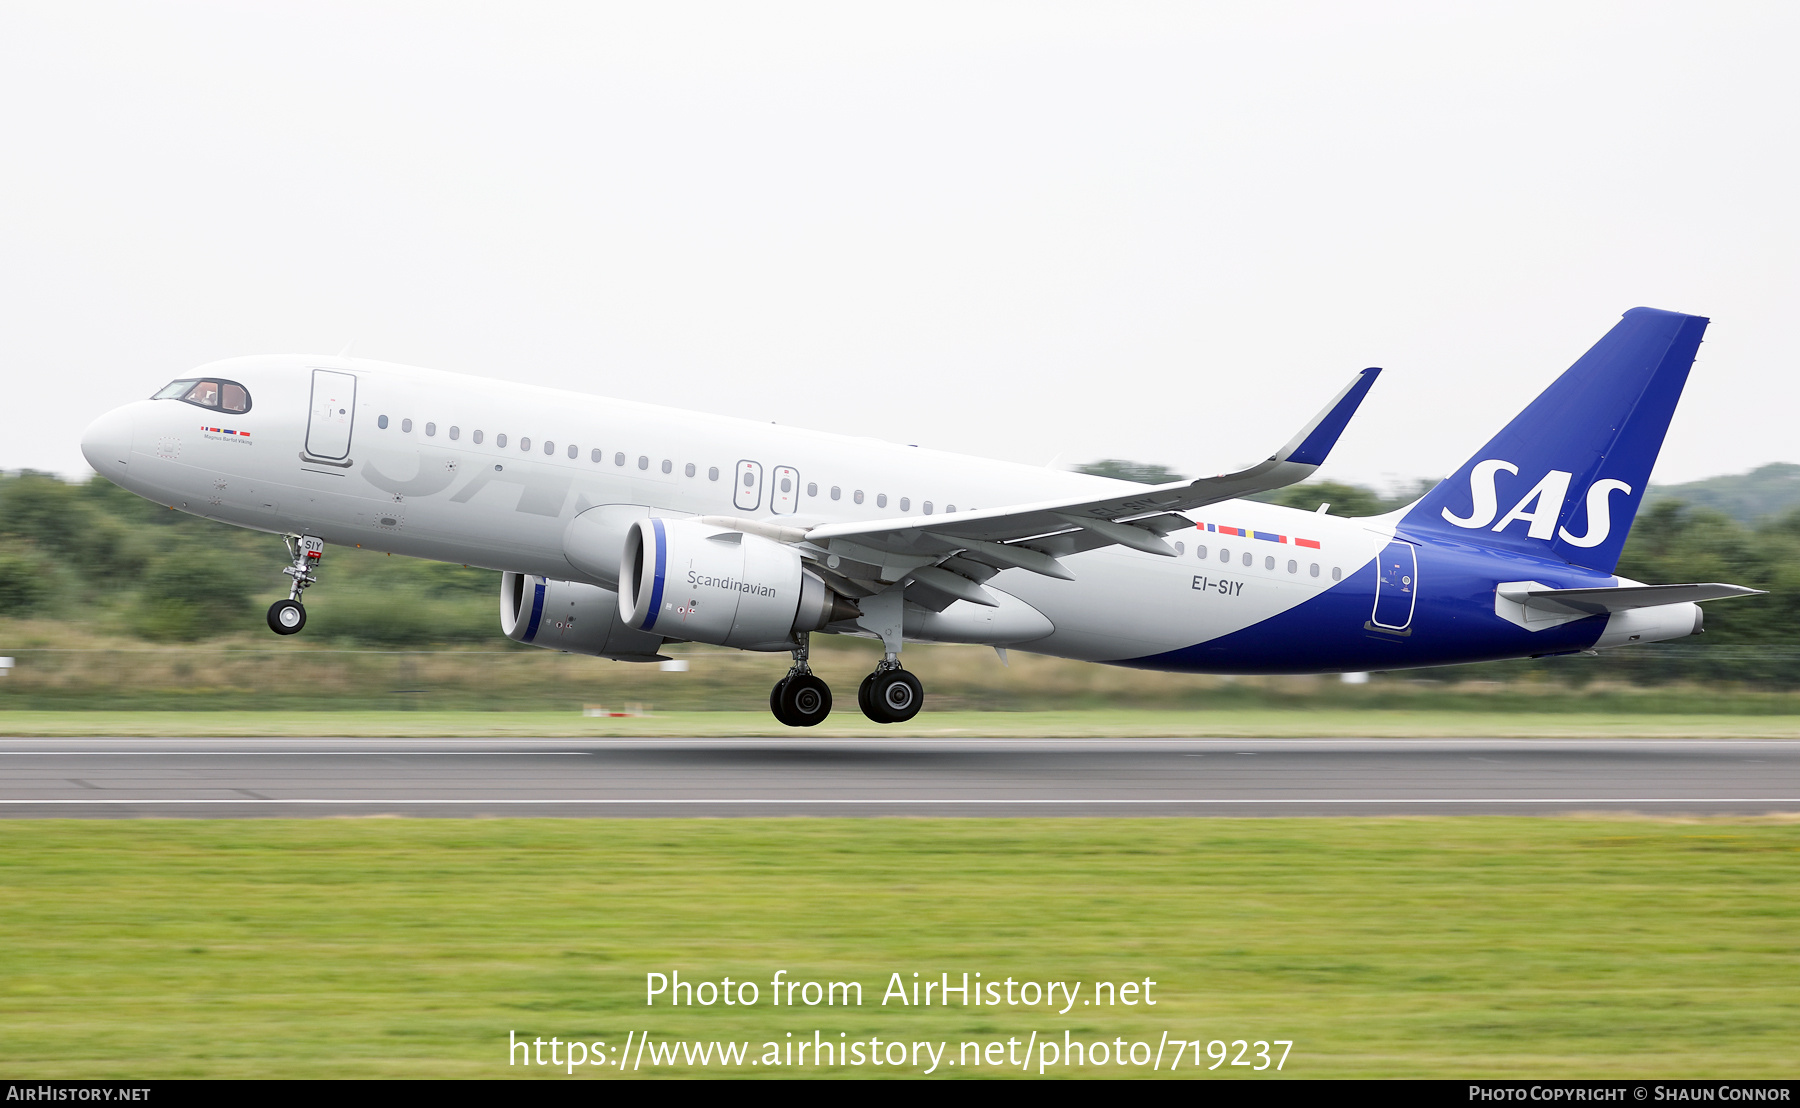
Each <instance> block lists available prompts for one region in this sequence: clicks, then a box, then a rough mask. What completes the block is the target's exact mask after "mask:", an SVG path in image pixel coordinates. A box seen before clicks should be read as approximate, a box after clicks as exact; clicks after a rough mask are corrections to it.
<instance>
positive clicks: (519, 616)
mask: <svg viewBox="0 0 1800 1108" xmlns="http://www.w3.org/2000/svg"><path fill="white" fill-rule="evenodd" d="M500 629H501V630H502V631H505V632H506V637H507V638H509V639H512V640H513V641H514V642H522V643H528V644H530V645H532V646H541V647H543V648H545V649H546V650H567V651H569V652H570V653H571V654H593V655H597V656H599V657H602V658H614V659H617V660H619V661H621V662H650V661H655V660H656V659H657V658H658V656H659V655H658V654H657V651H659V650H661V649H662V643H663V640H662V636H661V635H646V634H645V633H644V632H642V631H638V630H635V629H633V628H631V627H628V626H626V625H625V624H624V623H623V622H622V621H621V620H620V619H619V598H618V595H617V594H616V593H613V592H612V591H611V590H608V589H602V588H599V587H597V586H595V585H584V584H581V583H579V582H575V581H557V580H554V579H552V578H549V577H538V576H536V575H535V574H530V573H510V572H509V573H503V574H501V575H500Z"/></svg>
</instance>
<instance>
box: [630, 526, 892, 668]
mask: <svg viewBox="0 0 1800 1108" xmlns="http://www.w3.org/2000/svg"><path fill="white" fill-rule="evenodd" d="M859 614H860V613H859V612H858V611H857V608H856V605H854V604H852V603H851V602H850V601H848V600H846V599H844V598H843V597H842V596H839V595H838V594H837V593H835V592H832V591H831V590H830V589H829V588H827V587H826V586H825V583H824V582H823V581H821V580H820V579H819V577H818V576H817V575H816V574H814V573H812V572H811V571H809V570H808V569H807V568H806V567H805V565H804V564H803V563H802V560H801V557H800V552H799V551H797V550H795V549H794V548H793V547H792V546H789V545H787V544H785V543H779V542H775V541H774V540H772V539H766V538H763V537H761V536H760V535H747V534H745V533H744V532H742V531H733V530H730V529H728V528H724V527H713V526H710V525H708V524H704V523H698V522H695V521H694V520H688V519H659V518H650V519H640V520H636V521H635V522H633V523H632V525H631V528H630V530H628V531H627V532H626V533H625V550H624V554H623V557H622V559H621V560H620V563H619V617H620V619H622V620H623V621H624V623H625V625H626V626H627V627H630V628H633V629H635V630H637V631H640V632H642V633H645V634H656V635H663V636H667V637H668V638H672V639H683V640H686V641H688V642H704V643H712V644H713V645H715V646H733V647H737V648H738V649H740V650H791V649H792V648H793V646H794V637H795V635H796V634H799V633H802V632H806V631H817V630H820V629H821V628H823V627H824V626H825V625H826V624H829V623H835V622H837V621H839V620H844V619H854V618H855V617H856V616H857V615H859Z"/></svg>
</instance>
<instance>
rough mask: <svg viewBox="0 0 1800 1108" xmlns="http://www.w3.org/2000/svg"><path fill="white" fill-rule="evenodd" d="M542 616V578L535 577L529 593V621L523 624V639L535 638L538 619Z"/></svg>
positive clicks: (527, 640)
mask: <svg viewBox="0 0 1800 1108" xmlns="http://www.w3.org/2000/svg"><path fill="white" fill-rule="evenodd" d="M543 618H544V579H543V578H542V577H540V578H538V579H537V584H536V585H535V586H534V587H533V590H532V594H531V622H530V623H528V624H526V625H525V641H526V642H530V641H531V640H532V639H535V638H537V632H538V621H539V620H541V619H543Z"/></svg>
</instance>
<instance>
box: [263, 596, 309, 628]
mask: <svg viewBox="0 0 1800 1108" xmlns="http://www.w3.org/2000/svg"><path fill="white" fill-rule="evenodd" d="M305 626H306V606H305V605H304V604H301V603H300V602H299V601H298V600H277V601H276V602H275V603H273V604H271V605H269V630H271V631H273V632H275V633H276V634H277V635H298V634H299V633H300V628H302V627H305Z"/></svg>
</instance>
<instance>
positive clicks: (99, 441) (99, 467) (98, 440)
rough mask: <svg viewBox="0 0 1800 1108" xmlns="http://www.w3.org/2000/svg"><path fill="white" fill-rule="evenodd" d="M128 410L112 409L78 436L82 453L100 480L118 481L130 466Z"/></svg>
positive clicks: (129, 411)
mask: <svg viewBox="0 0 1800 1108" xmlns="http://www.w3.org/2000/svg"><path fill="white" fill-rule="evenodd" d="M131 423H132V420H131V409H130V408H128V407H127V408H114V409H113V410H112V411H110V412H107V413H106V414H105V415H103V416H101V417H100V418H99V419H96V420H95V421H94V422H92V423H90V424H88V427H87V430H85V431H83V432H82V433H81V453H82V454H83V455H84V456H86V458H87V461H88V465H91V466H93V467H94V472H95V473H98V474H100V475H101V476H103V477H109V478H114V479H116V478H118V477H119V476H120V475H122V474H123V473H124V472H125V468H126V466H128V465H130V463H131Z"/></svg>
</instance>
